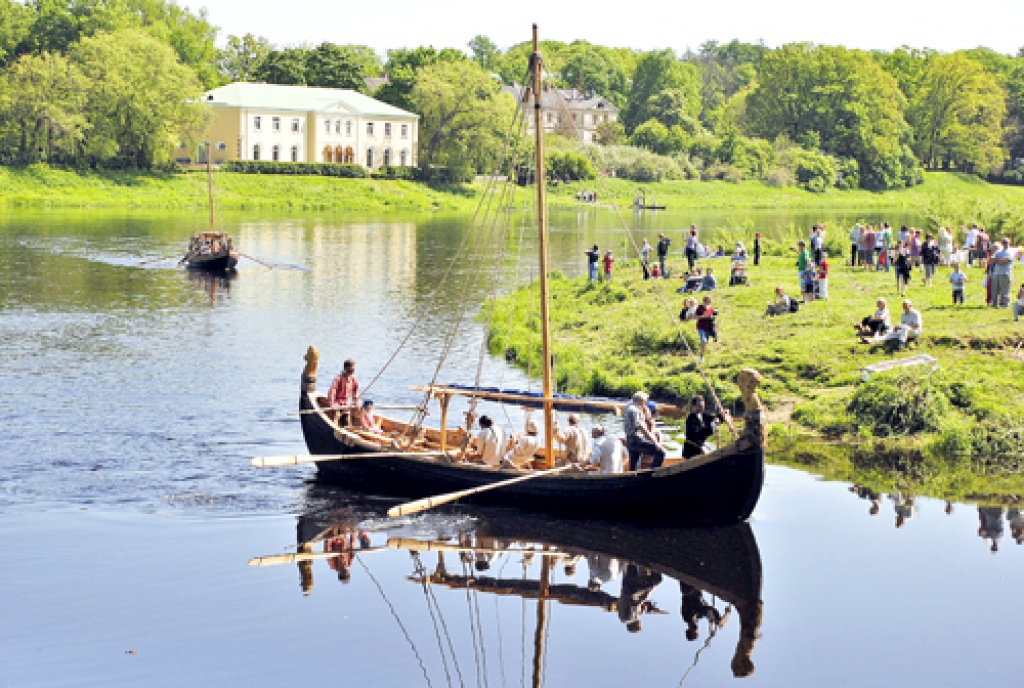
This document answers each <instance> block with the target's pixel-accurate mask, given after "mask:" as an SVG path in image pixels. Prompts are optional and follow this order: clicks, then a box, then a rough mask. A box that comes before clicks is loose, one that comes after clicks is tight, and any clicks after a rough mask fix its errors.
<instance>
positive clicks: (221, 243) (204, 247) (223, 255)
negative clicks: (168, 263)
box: [179, 141, 238, 272]
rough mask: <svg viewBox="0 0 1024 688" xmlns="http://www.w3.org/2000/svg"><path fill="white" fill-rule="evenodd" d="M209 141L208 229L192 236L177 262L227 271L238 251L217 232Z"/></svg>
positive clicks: (191, 266)
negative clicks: (185, 250)
mask: <svg viewBox="0 0 1024 688" xmlns="http://www.w3.org/2000/svg"><path fill="white" fill-rule="evenodd" d="M210 153H211V150H210V142H209V141H207V142H206V190H207V193H208V195H209V199H210V230H209V231H207V232H201V233H200V234H197V235H196V236H193V237H192V238H191V239H190V240H189V243H188V252H187V253H185V255H184V257H183V258H182V259H181V261H180V262H179V265H180V264H181V263H184V264H185V267H186V268H188V269H189V270H205V271H207V272H228V271H231V270H234V269H235V266H236V265H238V252H237V251H235V247H234V245H233V243H232V241H231V237H230V236H229V235H228V234H227V233H225V232H218V231H217V229H216V226H215V217H214V210H213V163H212V162H211V158H210Z"/></svg>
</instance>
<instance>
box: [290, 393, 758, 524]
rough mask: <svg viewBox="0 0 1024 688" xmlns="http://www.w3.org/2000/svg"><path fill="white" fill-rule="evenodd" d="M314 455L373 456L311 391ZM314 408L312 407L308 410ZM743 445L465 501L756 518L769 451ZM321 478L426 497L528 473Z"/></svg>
mask: <svg viewBox="0 0 1024 688" xmlns="http://www.w3.org/2000/svg"><path fill="white" fill-rule="evenodd" d="M300 408H301V410H304V411H307V413H304V414H302V416H301V418H302V430H303V435H304V436H305V440H306V446H307V447H308V448H309V452H310V454H313V455H317V454H350V455H353V456H354V455H357V454H359V453H369V452H370V451H379V449H375V450H371V449H367V448H365V447H361V446H359V445H358V444H353V443H351V441H347V440H348V438H346V437H345V436H344V434H343V433H339V432H338V429H337V427H336V426H335V425H333V423H331V422H330V421H329V420H328V419H327V418H326V416H325V415H324V414H322V413H319V412H316V410H315V406H314V403H313V401H312V400H311V394H310V393H308V392H303V393H302V395H301V399H300ZM310 411H312V412H310ZM744 444H747V445H749V444H750V443H738V444H737V445H730V447H726V448H723V449H722V450H720V451H718V452H716V453H715V454H713V455H710V456H706V457H699V458H697V459H693V460H691V461H687V462H684V463H680V464H676V465H674V466H670V467H667V468H659V469H654V470H643V471H637V472H631V473H624V474H618V475H604V474H595V473H581V472H574V473H569V472H566V473H564V474H556V475H552V476H545V477H539V478H535V479H532V480H527V481H523V482H520V483H518V484H515V485H511V486H508V487H503V488H498V489H495V490H490V491H487V492H483V493H481V494H478V495H474V496H472V497H470V498H467V500H466V501H470V502H472V503H476V504H487V505H496V506H505V507H514V508H518V509H527V510H531V511H539V512H544V513H549V514H555V515H558V516H563V517H573V518H581V519H602V520H609V521H627V522H634V523H644V524H658V525H688V524H731V523H738V522H742V521H745V520H746V519H747V518H749V517H750V514H751V513H752V512H753V510H754V506H755V505H756V504H757V500H758V498H759V497H760V494H761V488H762V485H763V483H764V458H765V457H764V449H763V447H761V446H752V445H751V446H744ZM317 468H318V477H319V479H320V480H322V481H325V482H328V483H332V484H337V485H341V486H344V487H348V488H355V489H359V490H363V491H367V492H370V493H373V494H379V495H391V496H397V497H407V498H413V499H417V498H422V497H429V496H433V495H438V494H443V493H447V492H455V491H458V490H467V489H472V488H476V487H482V486H485V485H488V484H491V483H494V482H499V481H502V480H507V479H509V478H512V477H516V476H518V475H522V473H520V472H517V471H513V470H497V469H489V468H483V467H480V466H478V465H473V464H454V465H453V464H446V463H442V462H438V461H435V460H432V459H428V458H419V457H409V456H395V457H393V458H392V457H382V458H370V459H358V458H353V459H341V460H332V461H321V462H318V463H317Z"/></svg>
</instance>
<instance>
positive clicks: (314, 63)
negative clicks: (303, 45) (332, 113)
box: [306, 43, 368, 92]
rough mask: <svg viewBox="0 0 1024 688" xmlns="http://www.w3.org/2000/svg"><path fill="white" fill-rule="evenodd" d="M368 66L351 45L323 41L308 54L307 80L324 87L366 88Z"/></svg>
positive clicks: (356, 89)
mask: <svg viewBox="0 0 1024 688" xmlns="http://www.w3.org/2000/svg"><path fill="white" fill-rule="evenodd" d="M367 70H368V66H367V65H366V63H365V61H364V60H362V59H360V55H359V53H358V52H356V51H355V50H352V47H351V46H347V45H335V44H334V43H321V44H320V45H318V46H317V47H316V48H314V49H313V50H311V51H310V52H309V53H308V54H307V56H306V82H307V83H308V84H309V85H310V86H320V87H323V88H350V89H352V90H354V91H360V92H363V91H365V90H366V82H365V81H364V78H365V77H366V76H367V73H366V72H367Z"/></svg>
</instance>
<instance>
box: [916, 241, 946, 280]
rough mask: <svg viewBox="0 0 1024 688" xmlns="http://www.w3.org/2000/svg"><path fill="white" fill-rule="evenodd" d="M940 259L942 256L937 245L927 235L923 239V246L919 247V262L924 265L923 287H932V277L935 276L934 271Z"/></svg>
mask: <svg viewBox="0 0 1024 688" xmlns="http://www.w3.org/2000/svg"><path fill="white" fill-rule="evenodd" d="M941 259H942V254H941V252H940V250H939V244H938V242H936V241H935V239H934V238H933V237H932V235H931V234H928V235H926V236H925V238H924V244H923V245H922V246H921V262H922V263H923V264H924V286H926V287H930V286H932V277H934V276H935V269H936V268H937V267H938V266H939V261H940V260H941Z"/></svg>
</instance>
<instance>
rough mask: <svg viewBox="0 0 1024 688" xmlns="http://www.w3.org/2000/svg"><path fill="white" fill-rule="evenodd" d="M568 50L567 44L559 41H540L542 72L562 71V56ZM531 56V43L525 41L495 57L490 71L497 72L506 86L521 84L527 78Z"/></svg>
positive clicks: (556, 72)
mask: <svg viewBox="0 0 1024 688" xmlns="http://www.w3.org/2000/svg"><path fill="white" fill-rule="evenodd" d="M568 49H569V46H568V44H566V43H562V42H560V41H541V42H540V53H541V55H543V56H544V71H546V72H547V73H548V74H558V73H559V72H561V70H562V55H563V53H565V52H566V51H567V50H568ZM531 54H533V43H532V42H530V41H525V42H523V43H519V44H517V45H514V46H512V47H511V48H509V49H508V50H507V51H505V53H504V54H503V55H499V56H496V57H495V59H494V63H493V65H492V70H493V71H495V72H497V73H498V75H499V76H500V77H501V79H502V81H504V82H505V83H506V84H511V83H512V82H519V83H523V82H524V81H526V79H527V78H529V74H527V71H528V69H529V64H530V55H531Z"/></svg>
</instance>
